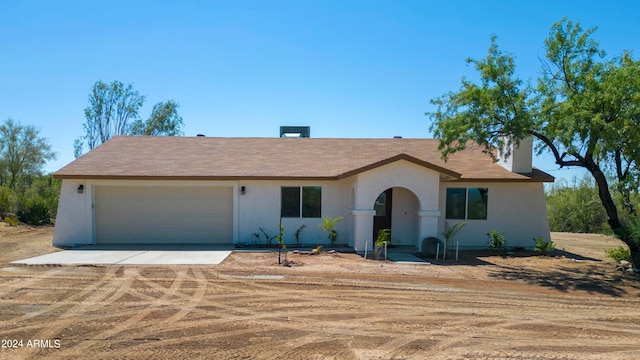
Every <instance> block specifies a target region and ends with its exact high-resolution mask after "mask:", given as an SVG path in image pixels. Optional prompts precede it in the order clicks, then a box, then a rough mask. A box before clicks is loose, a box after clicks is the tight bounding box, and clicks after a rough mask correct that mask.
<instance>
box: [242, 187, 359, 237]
mask: <svg viewBox="0 0 640 360" xmlns="http://www.w3.org/2000/svg"><path fill="white" fill-rule="evenodd" d="M238 185H239V187H240V188H241V187H242V186H244V187H245V194H244V195H240V197H239V200H238V207H239V209H238V210H239V211H238V213H239V237H238V241H239V243H241V244H247V245H251V244H253V242H254V240H253V239H252V235H253V234H254V233H257V234H259V235H260V242H261V243H262V244H265V238H264V235H263V234H262V233H261V232H260V230H259V229H260V228H263V229H264V230H265V232H266V233H267V234H269V236H276V235H277V234H278V231H279V230H278V224H279V222H280V201H281V199H280V197H281V192H280V188H281V187H283V186H321V187H322V216H330V217H332V218H335V217H339V216H342V217H343V220H342V221H341V222H340V223H339V224H338V225H337V227H336V230H337V232H338V239H337V241H336V243H338V244H347V245H349V246H353V215H352V214H351V212H350V208H351V206H350V203H351V197H350V196H349V195H350V193H351V180H341V181H281V180H243V181H240V182H239V184H238ZM321 223H322V218H283V219H282V226H283V227H284V229H285V232H284V241H285V243H286V244H289V245H292V244H295V243H296V239H295V232H296V230H297V229H298V228H300V226H302V225H305V228H304V229H303V230H302V231H301V232H300V243H301V244H304V245H317V244H325V245H326V244H330V241H329V239H328V237H327V234H326V233H324V232H322V230H320V228H319V225H320V224H321ZM274 242H275V240H274Z"/></svg>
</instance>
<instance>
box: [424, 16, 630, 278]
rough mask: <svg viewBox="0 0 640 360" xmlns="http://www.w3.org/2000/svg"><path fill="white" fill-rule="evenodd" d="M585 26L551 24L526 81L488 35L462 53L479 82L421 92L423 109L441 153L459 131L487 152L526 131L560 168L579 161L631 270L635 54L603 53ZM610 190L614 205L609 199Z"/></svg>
mask: <svg viewBox="0 0 640 360" xmlns="http://www.w3.org/2000/svg"><path fill="white" fill-rule="evenodd" d="M594 32H595V28H592V29H588V30H583V29H582V28H581V26H580V25H579V24H578V23H575V24H574V23H573V22H571V21H569V20H567V19H563V20H561V21H560V22H558V23H555V24H554V25H553V26H552V27H551V30H550V32H549V36H548V38H547V39H546V40H545V45H546V54H545V58H544V59H543V61H542V72H541V74H540V76H539V77H538V79H537V84H536V85H535V86H534V85H531V84H530V83H528V82H527V83H525V82H524V81H523V80H521V79H520V78H519V77H518V76H517V75H516V71H515V69H516V67H515V61H514V58H513V56H511V55H509V54H506V53H504V52H502V51H501V50H500V49H499V48H498V45H497V43H496V37H495V36H494V37H492V39H491V46H490V48H489V53H488V54H487V56H486V57H485V58H484V59H480V60H474V59H468V60H467V62H468V63H469V64H472V65H473V66H474V67H475V69H476V70H477V71H478V73H479V75H480V81H479V83H478V84H475V83H473V82H471V81H468V80H466V79H463V80H462V87H461V88H460V90H459V91H458V92H450V93H448V94H445V95H443V96H441V97H439V98H436V99H433V100H431V103H432V104H433V105H435V107H436V111H434V112H431V113H427V115H428V116H429V117H430V118H431V120H432V121H433V123H432V125H431V129H432V130H433V131H434V135H435V136H436V137H438V138H440V144H439V149H440V150H441V151H442V156H443V157H444V158H445V159H446V157H447V156H448V155H450V154H452V153H454V152H456V151H459V150H462V149H464V148H465V146H466V144H467V141H468V140H473V141H475V142H476V143H478V144H479V145H480V146H481V147H482V148H483V150H484V151H485V152H486V153H488V154H490V155H491V156H492V157H493V158H494V159H495V158H496V155H495V149H496V148H497V149H498V150H501V151H504V150H507V149H508V148H509V147H510V145H512V144H516V145H517V144H519V141H520V140H522V139H524V138H526V137H529V136H533V137H534V138H535V139H536V140H537V146H536V148H537V150H538V153H541V152H543V151H549V152H551V153H552V154H553V156H554V158H555V161H556V164H558V165H559V166H560V167H563V166H579V167H582V168H585V169H586V170H587V171H588V172H589V173H590V174H591V176H592V177H593V179H594V181H595V183H596V185H597V187H598V197H599V199H600V202H601V203H602V205H603V207H604V209H605V212H606V214H607V221H608V224H609V226H610V227H611V230H612V231H613V233H614V234H615V235H616V236H617V237H618V238H619V239H620V240H622V241H623V242H625V243H626V244H627V245H628V246H629V248H630V250H631V256H632V261H633V264H634V267H635V268H636V269H637V268H639V267H640V231H638V229H639V228H640V221H638V216H637V213H636V208H635V206H634V203H633V201H632V197H633V194H634V193H637V191H638V184H639V181H640V172H639V171H638V167H637V162H638V158H639V156H640V62H638V61H637V60H634V59H633V58H632V56H631V54H630V53H629V52H626V51H625V52H623V53H622V55H620V56H618V57H615V58H613V59H606V58H605V53H604V51H602V50H601V49H600V48H599V45H598V43H597V42H596V41H595V40H593V38H592V35H593V33H594ZM498 153H500V152H498ZM505 154H506V156H509V155H510V154H509V153H508V152H506V153H505ZM607 174H609V175H611V176H610V178H607ZM610 181H611V182H612V185H613V186H610ZM615 190H617V191H619V192H620V196H621V200H622V201H621V204H622V205H617V204H616V202H615V201H614V192H615Z"/></svg>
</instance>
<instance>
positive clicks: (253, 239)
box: [251, 233, 260, 246]
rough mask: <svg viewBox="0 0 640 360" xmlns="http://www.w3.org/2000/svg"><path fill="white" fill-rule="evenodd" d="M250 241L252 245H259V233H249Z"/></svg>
mask: <svg viewBox="0 0 640 360" xmlns="http://www.w3.org/2000/svg"><path fill="white" fill-rule="evenodd" d="M251 243H252V244H253V246H257V245H260V234H258V233H253V234H251Z"/></svg>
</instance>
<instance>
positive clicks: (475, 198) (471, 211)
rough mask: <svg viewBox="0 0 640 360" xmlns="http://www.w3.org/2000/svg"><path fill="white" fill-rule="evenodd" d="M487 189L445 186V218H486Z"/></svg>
mask: <svg viewBox="0 0 640 360" xmlns="http://www.w3.org/2000/svg"><path fill="white" fill-rule="evenodd" d="M488 198H489V189H487V188H468V189H467V188H447V199H446V218H447V219H451V220H464V219H469V220H486V219H487V204H488Z"/></svg>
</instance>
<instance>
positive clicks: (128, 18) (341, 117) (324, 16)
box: [0, 0, 640, 178]
mask: <svg viewBox="0 0 640 360" xmlns="http://www.w3.org/2000/svg"><path fill="white" fill-rule="evenodd" d="M564 16H566V17H568V18H569V19H571V20H573V21H578V22H580V23H581V25H582V26H583V27H584V28H588V27H593V26H597V27H598V31H597V32H596V35H595V38H596V39H597V40H598V41H599V42H600V44H601V47H602V48H603V49H604V50H606V51H607V53H608V54H609V55H618V54H620V53H621V51H622V50H623V49H630V50H632V51H633V52H634V54H635V55H636V56H640V49H639V48H640V26H638V24H640V2H638V1H612V2H604V1H515V0H513V1H486V0H485V1H446V2H445V1H440V2H435V1H426V0H424V1H373V0H370V1H353V0H341V1H306V0H298V1H188V0H187V1H99V2H98V1H87V0H84V1H28V0H26V1H14V0H2V1H1V2H0V121H4V120H6V119H7V118H9V117H10V118H13V119H14V120H17V121H20V122H22V123H23V124H29V125H35V126H36V127H37V128H39V129H40V131H41V135H42V136H44V137H46V138H48V139H49V142H50V143H51V144H52V146H53V149H54V150H55V151H57V152H58V153H59V157H58V160H55V161H51V162H50V163H48V164H47V167H46V170H47V171H55V170H57V169H59V168H60V167H62V166H64V165H65V164H67V163H68V162H70V161H72V160H73V159H74V157H73V140H74V139H75V138H77V137H79V136H80V135H81V134H82V123H83V122H84V121H85V119H84V112H83V110H84V108H85V107H86V106H87V104H88V95H89V92H90V89H91V87H92V85H93V84H94V83H95V82H96V81H97V80H103V81H105V82H111V81H112V80H119V81H121V82H123V83H125V84H129V83H131V84H133V87H134V88H135V89H136V90H138V91H139V92H140V93H141V94H143V95H145V96H146V97H147V101H146V103H145V106H144V108H143V109H142V110H141V112H140V114H141V116H142V117H147V116H148V114H149V112H150V110H151V107H152V106H153V105H154V104H155V103H157V102H160V101H165V100H168V99H174V100H176V101H177V102H179V103H180V105H181V107H180V109H179V113H180V115H181V116H182V117H183V119H184V122H185V124H186V127H185V134H186V135H188V136H194V135H196V134H198V133H204V134H206V135H208V136H267V137H270V136H277V135H278V130H279V126H280V125H309V126H311V135H312V136H313V137H373V138H379V137H382V138H385V137H393V136H394V135H401V136H404V137H418V138H419V137H431V136H432V135H431V133H430V132H429V125H430V124H429V119H428V118H427V117H426V116H425V115H424V113H425V112H426V111H430V110H433V108H432V107H431V106H430V104H429V100H430V99H432V98H435V97H437V96H439V95H442V94H444V93H446V92H448V91H452V90H457V89H458V88H459V85H460V79H461V78H462V77H463V76H468V77H470V78H473V69H471V68H469V67H467V66H466V64H465V61H464V60H465V58H467V57H473V58H481V57H483V56H484V55H485V54H486V51H487V48H488V46H489V43H490V37H491V35H492V34H496V35H497V36H498V42H499V44H500V46H501V48H502V49H504V50H506V51H508V52H510V53H511V54H513V55H514V56H516V58H517V63H518V69H519V73H520V74H521V76H522V77H524V78H530V77H534V76H536V74H537V73H538V71H539V69H540V62H539V60H538V58H539V57H542V56H543V55H544V46H543V44H544V42H543V41H544V39H545V37H546V36H547V35H548V33H549V28H550V26H551V25H552V24H553V23H554V22H556V21H559V20H560V19H561V18H562V17H564ZM534 164H535V165H536V166H538V167H539V168H541V169H543V170H545V171H548V172H549V173H551V174H552V175H554V176H556V177H564V178H570V177H572V176H573V175H575V174H581V172H576V171H571V170H557V166H556V165H554V164H553V161H552V160H551V159H550V157H549V156H546V157H542V158H537V159H536V160H535V161H534Z"/></svg>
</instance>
